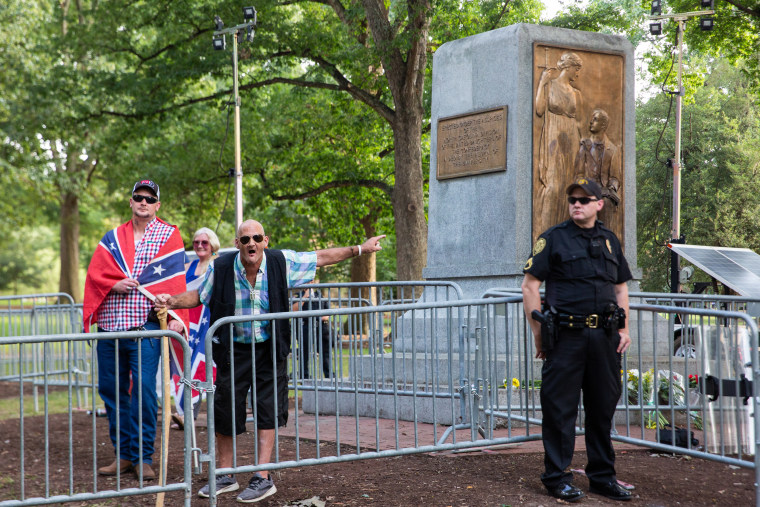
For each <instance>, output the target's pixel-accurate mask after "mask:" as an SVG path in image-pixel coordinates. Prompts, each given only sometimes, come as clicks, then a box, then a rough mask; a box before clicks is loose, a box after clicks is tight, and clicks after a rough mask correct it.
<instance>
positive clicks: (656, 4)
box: [651, 0, 662, 16]
mask: <svg viewBox="0 0 760 507" xmlns="http://www.w3.org/2000/svg"><path fill="white" fill-rule="evenodd" d="M651 12H652V16H659V15H660V14H662V0H652V11H651Z"/></svg>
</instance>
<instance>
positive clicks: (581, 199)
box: [567, 196, 599, 206]
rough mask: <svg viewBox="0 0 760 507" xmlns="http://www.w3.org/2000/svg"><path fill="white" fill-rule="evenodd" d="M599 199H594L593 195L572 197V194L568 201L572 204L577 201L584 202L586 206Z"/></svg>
mask: <svg viewBox="0 0 760 507" xmlns="http://www.w3.org/2000/svg"><path fill="white" fill-rule="evenodd" d="M598 200H599V199H592V198H591V197H572V196H570V197H568V198H567V202H569V203H570V204H575V203H576V202H579V203H581V204H583V205H584V206H585V205H586V204H588V203H590V202H596V201H598Z"/></svg>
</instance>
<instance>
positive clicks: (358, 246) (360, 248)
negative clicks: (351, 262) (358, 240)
mask: <svg viewBox="0 0 760 507" xmlns="http://www.w3.org/2000/svg"><path fill="white" fill-rule="evenodd" d="M356 248H358V249H359V253H358V254H357V255H356V256H357V257H361V255H362V246H361V245H356Z"/></svg>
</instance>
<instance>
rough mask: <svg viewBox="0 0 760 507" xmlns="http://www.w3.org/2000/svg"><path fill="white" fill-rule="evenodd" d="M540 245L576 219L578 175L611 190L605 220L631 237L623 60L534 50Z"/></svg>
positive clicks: (607, 192)
mask: <svg viewBox="0 0 760 507" xmlns="http://www.w3.org/2000/svg"><path fill="white" fill-rule="evenodd" d="M533 59H534V81H533V82H534V86H535V88H534V115H533V234H532V236H533V240H534V241H535V239H536V237H537V236H538V234H540V233H541V232H542V231H544V230H546V229H547V228H549V227H551V226H553V225H556V224H558V223H560V222H562V221H564V220H567V219H568V218H569V215H568V212H567V205H566V204H565V203H564V201H563V199H562V197H563V195H564V193H565V189H566V188H567V186H568V185H569V184H570V183H571V182H572V181H573V180H574V179H575V178H576V177H578V176H585V177H587V178H591V179H594V180H595V181H597V183H599V185H600V186H601V187H602V188H603V189H604V200H605V204H604V208H603V209H602V212H601V213H600V216H599V219H600V220H602V221H603V222H604V223H605V226H607V227H608V228H609V229H611V230H613V231H614V232H615V234H616V235H617V236H618V237H619V238H621V241H622V240H623V238H624V234H623V233H624V230H623V229H624V212H623V210H624V201H625V199H624V188H623V182H624V181H625V180H624V167H623V164H622V160H623V149H622V140H623V124H624V109H623V108H624V104H623V93H624V90H623V78H624V58H623V56H622V55H618V54H611V53H602V52H591V51H583V50H579V49H572V48H562V47H556V46H549V45H545V44H540V43H536V44H534V51H533Z"/></svg>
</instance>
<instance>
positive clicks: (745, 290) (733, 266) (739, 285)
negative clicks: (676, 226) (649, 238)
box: [668, 243, 760, 298]
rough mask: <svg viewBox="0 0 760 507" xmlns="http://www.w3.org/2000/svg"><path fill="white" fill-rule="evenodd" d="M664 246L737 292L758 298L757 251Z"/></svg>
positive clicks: (759, 272)
mask: <svg viewBox="0 0 760 507" xmlns="http://www.w3.org/2000/svg"><path fill="white" fill-rule="evenodd" d="M668 248H670V249H671V250H673V251H674V252H675V253H677V254H678V255H680V256H681V257H683V258H684V259H686V260H687V261H689V262H691V263H692V264H694V265H695V266H697V267H698V268H699V269H701V270H702V271H704V272H705V273H707V274H708V275H710V276H712V277H713V278H716V279H718V280H720V281H721V282H722V283H723V284H724V285H726V286H728V287H730V288H731V289H732V290H734V291H735V292H737V293H738V294H741V295H742V296H746V297H753V298H760V255H758V254H756V253H755V252H753V251H752V250H750V249H748V248H724V247H717V246H699V245H682V244H673V243H670V244H668Z"/></svg>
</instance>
